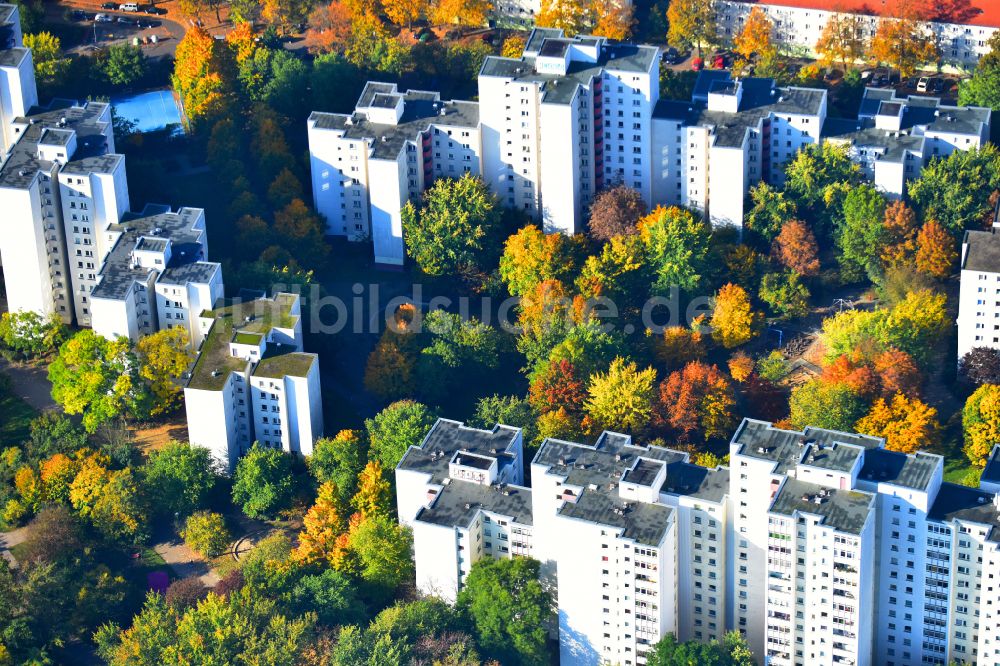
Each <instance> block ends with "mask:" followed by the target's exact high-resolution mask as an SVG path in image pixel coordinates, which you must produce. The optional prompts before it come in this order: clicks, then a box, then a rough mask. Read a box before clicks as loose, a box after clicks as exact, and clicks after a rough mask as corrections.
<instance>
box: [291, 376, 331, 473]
mask: <svg viewBox="0 0 1000 666" xmlns="http://www.w3.org/2000/svg"><path fill="white" fill-rule="evenodd" d="M285 395H286V396H287V398H288V437H289V439H288V446H289V449H288V450H289V451H291V452H292V453H297V454H299V455H303V456H310V455H312V452H313V444H314V443H315V441H316V440H317V439H319V438H320V437H321V436H322V435H323V401H322V397H321V396H322V394H321V392H320V384H319V361H318V360H317V361H316V362H315V363H313V365H312V367H311V368H310V369H309V374H308V375H306V376H305V377H290V376H289V377H285Z"/></svg>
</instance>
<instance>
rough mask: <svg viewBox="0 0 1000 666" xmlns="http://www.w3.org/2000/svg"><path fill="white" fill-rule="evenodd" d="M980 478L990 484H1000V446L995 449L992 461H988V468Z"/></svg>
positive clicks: (985, 468)
mask: <svg viewBox="0 0 1000 666" xmlns="http://www.w3.org/2000/svg"><path fill="white" fill-rule="evenodd" d="M980 478H981V479H982V480H983V481H989V482H990V483H1000V444H997V445H995V446H994V447H993V451H992V452H991V453H990V459H989V460H987V461H986V467H984V468H983V474H982V476H981V477H980Z"/></svg>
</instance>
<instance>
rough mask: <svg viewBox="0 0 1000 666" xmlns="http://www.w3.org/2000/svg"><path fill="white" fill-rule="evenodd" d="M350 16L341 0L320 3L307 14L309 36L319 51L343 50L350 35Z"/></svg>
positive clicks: (351, 16)
mask: <svg viewBox="0 0 1000 666" xmlns="http://www.w3.org/2000/svg"><path fill="white" fill-rule="evenodd" d="M352 18H353V14H351V10H350V8H349V7H348V6H347V3H346V2H343V0H332V2H330V3H329V4H320V5H318V6H317V7H316V8H315V9H313V11H312V13H311V14H309V31H308V34H309V37H310V38H311V39H312V41H313V43H315V44H316V45H317V48H318V49H319V50H320V51H324V52H330V51H336V52H343V50H344V49H345V48H346V46H347V41H348V39H350V37H351V19H352Z"/></svg>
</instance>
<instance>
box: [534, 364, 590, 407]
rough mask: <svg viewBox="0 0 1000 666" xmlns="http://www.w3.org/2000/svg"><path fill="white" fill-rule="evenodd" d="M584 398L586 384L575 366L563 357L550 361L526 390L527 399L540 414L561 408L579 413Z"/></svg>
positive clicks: (585, 395) (585, 397)
mask: <svg viewBox="0 0 1000 666" xmlns="http://www.w3.org/2000/svg"><path fill="white" fill-rule="evenodd" d="M586 399H587V388H586V385H585V384H584V382H583V380H582V379H581V378H580V377H579V374H578V372H577V370H576V367H575V366H574V365H573V364H572V363H571V362H569V361H568V360H565V359H563V360H560V361H550V362H549V363H548V365H547V366H546V367H545V369H544V370H543V371H542V372H541V373H539V374H538V375H537V376H536V377H535V378H534V380H533V381H532V382H531V386H530V388H529V390H528V400H529V401H530V403H531V405H532V406H533V407H534V408H535V409H536V410H538V412H539V413H540V414H541V413H545V412H551V411H555V410H559V409H563V410H566V412H567V413H569V414H575V415H580V414H581V413H582V412H583V406H584V402H585V401H586Z"/></svg>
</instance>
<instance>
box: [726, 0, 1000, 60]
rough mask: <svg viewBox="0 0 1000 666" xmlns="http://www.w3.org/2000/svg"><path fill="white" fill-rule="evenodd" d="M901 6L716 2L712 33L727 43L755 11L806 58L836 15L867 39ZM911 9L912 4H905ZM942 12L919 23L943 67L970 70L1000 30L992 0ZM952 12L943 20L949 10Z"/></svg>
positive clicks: (846, 1) (806, 0) (798, 0)
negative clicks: (883, 15) (848, 18)
mask: <svg viewBox="0 0 1000 666" xmlns="http://www.w3.org/2000/svg"><path fill="white" fill-rule="evenodd" d="M898 4H903V3H889V4H888V5H886V4H885V3H878V4H873V3H869V2H865V0H843V1H841V2H833V3H831V2H827V1H826V0H778V1H774V2H754V1H747V0H715V2H714V6H715V10H716V14H717V16H716V19H717V29H718V35H719V39H720V41H722V42H724V43H728V42H731V41H732V39H733V38H734V37H735V36H736V35H738V34H739V33H740V31H741V30H742V29H743V23H744V21H746V18H747V16H749V15H750V11H751V10H752V9H753V8H754V7H760V8H761V9H763V10H764V12H765V14H767V16H768V18H769V19H771V21H772V23H773V24H774V31H773V35H774V38H775V41H776V42H777V43H778V44H779V45H781V46H782V47H784V48H786V49H788V50H790V51H793V52H801V53H803V54H810V53H812V52H813V49H814V48H815V46H816V42H817V41H818V40H819V38H820V35H821V34H822V33H823V27H824V26H825V25H826V22H827V21H828V20H829V19H830V17H831V16H833V15H835V14H841V15H853V16H855V17H857V20H858V29H859V31H860V32H861V33H862V35H863V36H864V37H866V38H871V37H872V36H873V35H874V34H875V31H876V29H877V28H878V22H879V20H880V17H879V15H878V13H877V12H878V11H879V9H882V10H883V11H886V10H887V12H888V14H890V15H891V12H892V11H893V10H894V8H895V6H896V5H898ZM909 4H910V5H911V6H915V5H916V4H917V3H909ZM945 4H946V5H947V8H945V9H941V10H940V12H941V14H942V16H940V17H938V18H937V19H935V20H933V21H927V22H925V23H924V25H925V27H926V29H927V31H928V34H930V35H932V36H933V38H934V40H935V41H936V43H937V45H938V49H939V51H940V52H941V59H942V61H943V62H944V63H945V64H948V65H952V66H955V67H960V68H964V69H969V68H972V67H974V66H975V64H976V63H977V62H978V61H979V58H980V56H982V55H985V54H986V53H989V46H987V44H986V42H987V41H988V40H989V39H990V37H992V36H993V34H994V33H995V32H996V31H997V30H998V29H1000V7H998V5H997V3H996V2H994V0H971V2H969V3H968V4H967V5H964V6H963V4H962V3H956V4H950V5H948V4H947V3H945ZM951 8H956V9H954V11H953V12H952V14H951V15H950V16H949V15H948V10H949V9H951Z"/></svg>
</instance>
